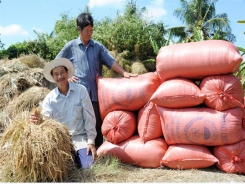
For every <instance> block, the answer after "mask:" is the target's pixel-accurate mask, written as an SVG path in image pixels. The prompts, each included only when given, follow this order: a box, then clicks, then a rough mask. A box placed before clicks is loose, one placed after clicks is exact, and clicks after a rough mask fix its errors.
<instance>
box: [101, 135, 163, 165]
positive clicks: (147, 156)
mask: <svg viewBox="0 0 245 184" xmlns="http://www.w3.org/2000/svg"><path fill="white" fill-rule="evenodd" d="M167 149H168V145H167V144H166V142H165V141H164V139H163V138H157V139H154V140H150V141H147V142H146V143H145V144H142V143H141V140H140V137H139V136H138V135H134V136H132V137H130V138H129V139H127V140H125V141H123V142H121V143H119V144H113V143H111V142H108V141H105V142H104V143H103V144H102V145H101V146H100V147H99V148H98V150H97V153H98V155H99V156H103V155H111V156H115V157H117V158H118V159H119V160H120V161H121V162H123V163H126V164H130V165H135V166H139V167H144V168H158V167H160V161H161V159H162V157H163V155H164V154H165V152H166V150H167Z"/></svg>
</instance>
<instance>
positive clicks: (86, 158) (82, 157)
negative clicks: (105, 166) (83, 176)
mask: <svg viewBox="0 0 245 184" xmlns="http://www.w3.org/2000/svg"><path fill="white" fill-rule="evenodd" d="M76 159H77V164H78V167H79V168H83V169H88V168H90V166H91V165H93V163H94V161H93V158H92V152H91V151H90V153H89V154H88V155H87V148H83V149H80V150H78V151H77V158H76Z"/></svg>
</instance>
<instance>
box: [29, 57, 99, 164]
mask: <svg viewBox="0 0 245 184" xmlns="http://www.w3.org/2000/svg"><path fill="white" fill-rule="evenodd" d="M43 74H44V77H45V78H46V79H47V80H49V81H50V82H53V83H56V84H57V87H56V88H54V89H53V90H52V91H51V92H50V93H49V94H47V96H46V97H45V98H44V100H43V103H42V111H41V114H42V116H43V118H44V119H48V118H51V119H55V120H56V121H57V122H60V123H62V124H64V125H65V126H66V127H67V129H68V131H69V133H70V135H71V138H72V142H73V144H74V146H75V150H76V151H77V155H76V156H77V158H76V160H77V162H78V166H79V167H82V168H84V169H86V168H89V167H90V166H91V165H92V164H93V163H94V160H95V159H96V158H97V152H96V147H95V137H96V129H95V124H96V120H95V115H94V110H93V106H92V103H91V100H90V97H89V94H88V92H87V90H86V88H85V87H84V86H83V85H79V84H75V83H71V82H68V78H69V77H71V76H73V74H74V67H73V65H72V63H71V62H70V61H69V60H68V59H66V58H59V59H55V60H53V61H51V62H49V63H47V64H46V65H45V67H44V70H43ZM39 118H40V117H38V115H36V114H35V113H33V114H31V115H30V122H31V123H35V122H36V121H37V120H38V119H39Z"/></svg>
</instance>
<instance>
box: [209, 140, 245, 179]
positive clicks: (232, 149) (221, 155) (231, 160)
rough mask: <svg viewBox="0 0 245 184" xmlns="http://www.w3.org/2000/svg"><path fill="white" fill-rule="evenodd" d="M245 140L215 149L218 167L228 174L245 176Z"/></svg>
mask: <svg viewBox="0 0 245 184" xmlns="http://www.w3.org/2000/svg"><path fill="white" fill-rule="evenodd" d="M244 148H245V140H242V141H239V142H237V143H234V144H230V145H223V146H217V147H214V148H213V154H214V156H216V158H217V159H218V160H219V163H216V166H217V167H218V168H219V169H220V170H221V171H224V172H226V173H236V174H245V149H244Z"/></svg>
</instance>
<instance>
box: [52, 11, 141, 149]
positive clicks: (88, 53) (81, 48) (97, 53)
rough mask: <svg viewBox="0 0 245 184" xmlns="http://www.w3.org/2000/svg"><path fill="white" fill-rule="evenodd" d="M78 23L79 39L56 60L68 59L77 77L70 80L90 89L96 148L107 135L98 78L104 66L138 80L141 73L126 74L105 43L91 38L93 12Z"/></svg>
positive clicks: (84, 14) (60, 53)
mask: <svg viewBox="0 0 245 184" xmlns="http://www.w3.org/2000/svg"><path fill="white" fill-rule="evenodd" d="M76 22H77V30H78V32H79V37H78V38H77V39H74V40H71V41H70V42H68V43H66V44H65V46H64V47H63V48H62V50H61V51H60V52H59V53H58V55H57V56H56V58H61V57H64V58H68V59H69V60H70V61H71V62H72V63H73V65H74V68H75V74H74V75H73V76H72V77H71V78H69V81H70V82H75V83H78V84H82V85H84V86H85V87H86V88H87V91H88V93H89V95H90V98H91V101H92V104H93V109H94V113H95V117H96V130H97V137H96V139H95V146H96V147H97V148H98V147H99V146H100V145H101V144H102V143H103V135H102V132H101V126H102V120H101V117H100V111H99V104H98V88H97V84H96V76H97V75H98V76H102V67H103V65H105V66H107V68H108V69H111V68H112V69H113V70H115V71H116V72H118V73H120V74H121V75H123V76H124V77H134V76H137V74H132V73H128V72H126V71H125V70H124V69H123V68H122V67H121V66H120V65H119V64H118V62H116V61H115V59H114V58H113V57H112V56H111V54H110V53H109V51H108V50H107V49H106V48H105V47H104V46H103V45H102V44H101V43H99V42H98V41H95V40H93V39H92V38H91V37H92V34H93V18H92V16H91V15H90V14H89V13H82V14H80V15H79V16H78V17H77V20H76Z"/></svg>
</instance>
